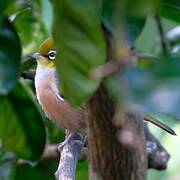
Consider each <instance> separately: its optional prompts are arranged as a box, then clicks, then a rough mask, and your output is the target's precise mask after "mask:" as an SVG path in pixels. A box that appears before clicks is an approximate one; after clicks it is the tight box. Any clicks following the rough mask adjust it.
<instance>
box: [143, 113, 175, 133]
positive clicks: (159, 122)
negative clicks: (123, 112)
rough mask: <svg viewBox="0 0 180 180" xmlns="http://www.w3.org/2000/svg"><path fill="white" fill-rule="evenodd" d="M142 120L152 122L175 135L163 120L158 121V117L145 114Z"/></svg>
mask: <svg viewBox="0 0 180 180" xmlns="http://www.w3.org/2000/svg"><path fill="white" fill-rule="evenodd" d="M144 120H145V121H148V122H151V123H152V124H154V125H156V126H158V127H160V128H162V129H164V130H165V131H167V132H168V133H170V134H172V135H176V133H175V132H174V130H173V129H171V128H170V127H169V126H167V125H166V124H164V123H163V122H161V121H159V120H158V119H156V118H154V117H152V116H150V115H147V114H146V115H145V116H144Z"/></svg>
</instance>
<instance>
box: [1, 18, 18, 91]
mask: <svg viewBox="0 0 180 180" xmlns="http://www.w3.org/2000/svg"><path fill="white" fill-rule="evenodd" d="M0 42H1V43H0V94H7V93H8V92H9V91H10V90H11V89H12V88H13V87H14V85H15V84H16V81H17V78H18V71H19V65H20V58H21V46H20V40H19V37H18V35H17V32H16V30H15V29H14V27H13V25H12V24H11V23H10V22H9V20H8V18H4V19H3V21H2V24H1V26H0Z"/></svg>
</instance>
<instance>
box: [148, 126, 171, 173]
mask: <svg viewBox="0 0 180 180" xmlns="http://www.w3.org/2000/svg"><path fill="white" fill-rule="evenodd" d="M145 136H146V152H147V155H148V168H153V169H156V170H163V169H166V167H167V162H168V160H169V158H170V155H169V153H168V152H167V151H166V150H165V149H164V147H163V146H162V145H161V144H160V142H159V141H158V140H157V139H156V138H155V137H154V136H153V135H152V133H151V132H150V130H149V128H148V126H147V125H145Z"/></svg>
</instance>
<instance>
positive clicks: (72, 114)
mask: <svg viewBox="0 0 180 180" xmlns="http://www.w3.org/2000/svg"><path fill="white" fill-rule="evenodd" d="M56 54H57V52H56V51H55V49H54V41H53V39H52V38H49V39H47V40H45V41H44V42H43V43H42V45H41V46H40V48H39V51H38V52H37V53H33V54H31V55H29V56H30V57H32V58H35V59H36V60H37V69H36V75H35V88H36V96H37V99H38V102H39V104H40V105H41V107H42V109H43V111H44V113H45V114H46V116H47V117H48V118H49V119H50V120H52V121H53V122H55V123H56V124H58V125H60V126H62V127H64V128H65V129H68V130H69V131H72V132H78V131H85V129H86V121H85V113H84V109H83V107H79V108H73V107H71V106H70V105H69V104H68V103H67V102H66V100H65V99H64V97H63V94H62V93H61V88H60V86H61V84H60V83H61V81H60V79H58V78H57V74H56V66H55V60H56ZM72 88H73V87H72ZM144 120H145V121H148V122H151V123H153V124H155V125H156V126H158V127H160V128H162V129H164V130H165V131H167V132H168V133H170V134H172V135H176V134H175V132H174V131H173V130H172V129H171V128H170V127H168V126H167V125H165V124H164V123H162V122H161V121H159V120H157V119H155V118H153V117H151V116H150V115H147V114H146V115H145V116H144Z"/></svg>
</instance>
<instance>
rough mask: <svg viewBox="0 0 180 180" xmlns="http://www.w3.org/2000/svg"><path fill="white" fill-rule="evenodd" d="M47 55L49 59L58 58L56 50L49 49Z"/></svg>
mask: <svg viewBox="0 0 180 180" xmlns="http://www.w3.org/2000/svg"><path fill="white" fill-rule="evenodd" d="M47 57H48V59H49V60H54V59H55V58H56V51H49V53H48V55H47Z"/></svg>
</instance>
